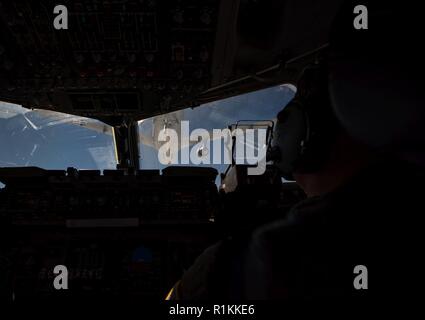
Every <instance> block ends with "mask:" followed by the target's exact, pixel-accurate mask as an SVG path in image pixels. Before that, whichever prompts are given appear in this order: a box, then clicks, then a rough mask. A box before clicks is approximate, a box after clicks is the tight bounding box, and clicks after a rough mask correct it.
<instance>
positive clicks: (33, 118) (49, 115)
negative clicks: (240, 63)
mask: <svg viewBox="0 0 425 320" xmlns="http://www.w3.org/2000/svg"><path fill="white" fill-rule="evenodd" d="M294 93H295V88H294V87H293V86H291V85H280V86H276V87H272V88H268V89H264V90H259V91H256V92H251V93H247V94H243V95H239V96H235V97H232V98H228V99H224V100H220V101H215V102H211V103H207V104H204V105H201V106H199V107H197V108H194V109H191V108H188V109H183V110H180V111H177V112H173V113H169V114H164V115H160V116H156V117H153V118H148V119H145V120H141V121H139V150H140V168H141V169H162V168H164V167H165V166H166V165H164V164H161V162H160V161H159V159H158V150H159V148H160V147H161V145H162V144H163V142H161V141H159V139H158V134H159V133H160V131H161V130H162V129H164V128H167V129H175V130H176V132H177V134H178V139H179V141H178V143H179V146H178V149H177V150H178V152H179V153H180V152H182V151H185V150H186V151H187V149H191V148H193V147H195V146H194V144H191V143H187V142H185V141H187V140H189V139H188V138H189V137H187V136H185V135H187V134H189V133H190V132H192V131H193V130H194V129H200V128H202V129H204V130H205V132H208V133H212V131H213V130H214V129H224V128H227V127H228V126H230V125H232V124H235V123H237V122H238V121H240V120H271V119H274V118H275V116H276V114H277V113H278V112H279V111H280V110H281V109H282V107H284V106H285V105H286V104H287V102H288V101H289V100H290V99H292V97H293V95H294ZM183 122H186V123H187V125H188V129H189V130H190V131H188V133H185V132H182V130H181V125H182V123H183ZM112 132H113V130H112V127H111V126H109V125H106V124H105V123H102V122H101V121H98V120H95V119H89V118H84V117H79V116H74V115H69V114H64V113H59V112H54V111H46V110H40V109H27V108H23V107H22V106H19V105H15V104H10V103H5V102H0V146H1V147H0V167H24V166H37V167H40V168H44V169H66V168H67V167H75V168H78V169H99V170H103V169H115V168H116V164H117V160H116V154H115V147H114V141H113V133H112ZM198 147H199V146H198ZM187 165H194V163H192V162H191V161H189V163H188V164H187ZM201 165H202V164H201ZM209 166H211V167H215V168H216V169H217V170H218V171H219V172H224V171H225V169H226V167H227V165H225V164H211V165H209Z"/></svg>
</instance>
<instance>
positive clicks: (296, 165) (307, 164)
mask: <svg viewBox="0 0 425 320" xmlns="http://www.w3.org/2000/svg"><path fill="white" fill-rule="evenodd" d="M326 70H327V68H325V65H324V63H323V62H318V63H314V64H311V65H309V66H307V67H306V68H305V69H304V70H303V71H302V73H301V76H300V78H299V81H298V86H297V93H296V95H295V97H294V98H293V99H292V100H291V101H290V102H289V103H288V105H286V107H285V108H284V109H283V110H282V111H280V112H279V114H278V116H277V123H276V126H275V130H274V133H273V139H272V144H271V149H270V157H269V160H272V161H273V163H274V165H275V166H276V167H277V168H278V169H279V171H280V173H281V175H282V176H283V177H284V178H285V179H287V180H293V173H294V172H299V173H308V172H310V173H311V172H315V171H317V170H319V169H320V167H321V166H322V165H323V163H324V162H325V161H326V159H327V157H328V156H329V150H330V146H331V145H332V142H333V141H334V139H335V137H336V132H337V130H338V128H339V126H338V122H337V120H336V118H335V117H334V115H333V112H332V108H331V103H330V99H329V93H328V75H327V71H326Z"/></svg>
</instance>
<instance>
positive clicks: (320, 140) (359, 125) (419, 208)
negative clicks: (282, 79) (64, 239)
mask: <svg viewBox="0 0 425 320" xmlns="http://www.w3.org/2000/svg"><path fill="white" fill-rule="evenodd" d="M382 8H384V7H382ZM382 8H378V9H377V10H378V11H374V9H375V7H373V6H370V7H369V19H372V18H376V19H377V20H374V24H375V26H376V28H375V30H371V31H370V33H366V34H365V33H363V35H359V33H355V32H356V31H355V30H354V31H353V30H352V29H353V25H352V19H351V15H352V8H351V7H350V8H349V9H350V10H348V11H342V12H343V14H341V15H340V16H339V19H340V20H339V21H338V19H337V26H338V27H337V28H334V34H333V35H332V42H331V47H330V48H329V52H327V54H326V56H325V58H323V59H320V60H318V61H317V62H316V63H314V64H312V65H309V66H307V68H305V70H304V71H303V72H302V74H301V77H300V79H299V81H298V85H297V89H298V91H297V94H296V96H295V98H294V99H293V100H292V101H291V102H290V103H289V104H288V105H287V106H286V107H285V108H284V109H283V110H282V111H281V112H280V113H279V115H278V122H277V125H276V132H275V135H274V143H273V148H274V152H272V154H274V155H275V159H274V163H275V165H276V166H277V167H278V168H279V170H280V171H281V174H282V176H283V177H284V178H286V179H294V180H295V181H296V182H297V183H298V184H299V185H300V186H301V187H302V188H303V189H304V191H305V192H306V194H307V195H308V198H307V199H306V200H305V201H302V202H300V203H299V204H297V205H295V206H294V207H293V208H292V210H291V211H290V213H289V215H288V216H287V217H286V218H285V219H282V220H278V221H275V222H273V223H271V224H268V225H266V226H262V227H259V228H258V229H257V230H255V231H254V232H253V234H252V235H251V236H250V238H249V239H244V240H243V241H239V240H235V239H233V240H231V241H227V240H226V241H223V242H221V243H219V244H217V245H215V246H214V247H211V248H209V249H207V251H205V253H204V254H203V255H201V256H200V257H199V258H198V260H197V261H196V262H195V264H194V265H193V266H192V267H191V268H190V269H189V270H188V271H187V272H186V273H185V275H184V276H183V278H182V280H181V281H180V282H179V283H178V284H177V285H176V286H175V287H174V288H173V290H172V292H170V295H169V297H168V298H169V299H183V300H214V301H217V300H218V301H223V299H224V300H225V299H229V300H235V299H236V300H241V299H242V300H245V299H247V300H263V299H266V300H270V299H271V300H275V299H277V300H285V301H293V300H296V299H303V300H312V299H314V300H321V299H323V300H324V299H329V298H331V299H333V301H335V299H345V298H349V299H352V298H355V299H360V300H361V299H366V300H368V299H370V298H375V297H377V296H380V297H385V298H389V299H394V298H396V299H399V300H401V299H402V298H403V297H409V295H410V294H413V291H411V290H410V289H412V287H413V286H414V283H415V278H416V277H418V276H419V275H420V272H419V270H420V268H421V267H420V266H422V264H421V263H420V261H421V257H420V254H419V252H421V248H420V243H423V236H421V234H422V232H421V231H420V230H419V226H420V225H421V224H420V220H419V215H420V213H421V212H424V202H423V201H422V197H423V194H421V193H422V190H423V187H420V186H421V184H422V183H423V179H424V178H425V175H424V172H425V161H424V154H425V152H424V151H425V141H424V139H425V138H424V137H425V132H424V128H423V123H424V119H425V115H424V108H423V105H425V104H424V96H423V90H417V89H418V88H419V87H420V86H419V85H418V84H419V83H421V81H420V75H421V74H422V76H423V73H422V72H418V70H419V69H418V68H419V67H420V66H419V65H418V66H417V67H416V68H415V69H413V68H410V67H413V66H415V61H420V60H415V59H416V58H420V54H419V53H418V50H416V49H415V50H416V51H415V50H408V48H410V49H414V48H416V47H415V43H414V42H411V41H410V40H411V39H409V41H407V39H406V37H409V36H411V35H412V34H414V31H415V30H414V29H412V28H413V26H412V25H411V24H410V23H409V21H408V22H406V24H397V26H394V25H392V24H391V23H392V22H393V21H394V14H396V15H398V16H399V17H403V14H405V13H406V12H404V10H402V9H400V10H398V9H397V8H396V9H397V10H394V8H393V7H391V6H389V5H388V8H387V7H385V8H384V9H385V10H383V11H382V10H381V9H382ZM380 10H381V11H380ZM346 12H348V13H349V14H350V15H349V16H348V18H347V16H346V15H345V13H346ZM375 12H376V13H377V14H375ZM406 16H407V15H406ZM378 19H379V20H378ZM403 21H404V20H403ZM412 21H419V20H414V19H413V20H412ZM378 22H379V23H378ZM371 25H372V22H371ZM335 30H336V31H335ZM407 31H408V32H407ZM403 35H404V38H401V37H402V36H403ZM399 36H400V37H399ZM394 39H397V41H399V43H400V44H402V45H403V46H402V49H400V48H399V49H398V50H397V48H394ZM409 46H410V47H409ZM412 46H413V47H412ZM390 49H392V50H390ZM367 50H369V51H367ZM407 54H408V55H411V57H410V59H404V58H403V57H405V58H406V55H407ZM400 58H402V59H403V62H404V65H403V67H401V65H400V63H399V60H398V59H400ZM406 67H409V68H410V69H409V72H411V73H408V72H406V70H405V69H404V68H406ZM406 77H407V78H406ZM407 79H408V80H407Z"/></svg>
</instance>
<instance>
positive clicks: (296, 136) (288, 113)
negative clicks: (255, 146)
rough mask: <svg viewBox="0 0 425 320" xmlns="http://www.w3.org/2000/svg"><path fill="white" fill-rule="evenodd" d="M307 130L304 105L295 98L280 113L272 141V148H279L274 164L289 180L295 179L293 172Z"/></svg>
mask: <svg viewBox="0 0 425 320" xmlns="http://www.w3.org/2000/svg"><path fill="white" fill-rule="evenodd" d="M307 131H308V128H307V119H306V114H305V112H304V110H303V108H302V105H301V103H300V102H299V101H297V100H293V101H292V102H291V103H290V104H289V105H288V106H286V108H285V109H284V110H283V111H281V112H280V113H279V115H278V120H277V123H276V127H275V132H274V135H273V141H272V149H275V150H279V156H276V157H275V159H274V164H275V166H276V167H277V168H278V169H279V170H280V172H281V174H282V176H283V177H284V178H285V179H287V180H293V179H292V174H293V172H294V170H295V169H296V165H297V162H298V160H299V158H300V156H301V152H302V141H304V140H306V137H307Z"/></svg>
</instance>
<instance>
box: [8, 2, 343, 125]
mask: <svg viewBox="0 0 425 320" xmlns="http://www.w3.org/2000/svg"><path fill="white" fill-rule="evenodd" d="M340 2H341V0H333V1H326V3H322V2H319V1H312V0H302V1H300V0H287V1H280V0H265V1H254V0H222V1H220V0H196V1H195V0H181V1H175V2H173V4H172V5H170V2H168V1H161V0H150V1H138V0H137V1H136V0H125V1H121V0H120V1H118V0H115V1H114V0H111V1H96V0H92V1H82V0H81V1H66V0H64V1H62V3H61V4H63V5H65V6H66V7H67V9H68V17H69V20H68V29H67V30H56V29H55V28H54V26H53V21H54V18H55V17H56V16H57V14H54V13H53V9H54V7H55V6H56V5H57V1H51V0H41V1H37V2H34V1H24V0H23V1H2V0H0V100H2V101H7V102H13V103H18V104H22V105H23V106H25V107H33V108H41V109H49V110H55V111H60V112H65V113H69V114H75V115H80V116H85V117H92V118H97V119H100V120H103V121H105V122H107V123H110V124H115V123H120V122H122V121H123V120H125V119H132V120H139V119H143V118H147V117H151V116H154V115H157V114H163V113H167V112H171V111H175V110H179V109H182V108H187V107H191V106H198V105H200V104H202V103H203V102H205V101H211V100H218V99H221V98H223V97H225V96H229V95H235V94H238V93H241V92H243V91H251V90H255V89H259V88H262V87H265V86H271V85H274V84H276V83H277V82H279V81H281V80H282V79H281V78H279V77H276V74H270V75H269V74H267V75H265V76H267V77H270V78H269V79H268V80H269V81H258V80H256V78H255V77H252V78H248V79H247V80H246V81H243V82H240V83H238V84H237V85H236V86H233V87H232V88H231V90H227V91H226V90H220V89H217V90H212V91H211V90H209V91H208V89H211V88H214V87H217V86H220V85H222V84H224V83H227V82H229V81H232V80H235V79H238V78H241V77H244V76H247V75H251V74H255V73H256V72H259V71H261V70H263V69H266V68H269V67H271V66H273V65H276V64H278V63H279V62H281V61H286V60H288V59H291V58H294V57H296V56H297V55H299V54H302V53H304V52H307V51H309V50H312V49H315V48H317V47H319V46H321V45H323V44H325V43H326V42H327V35H328V31H329V27H330V25H331V22H332V20H333V18H334V16H335V14H336V12H337V10H338V8H339V6H340ZM273 70H274V69H273ZM295 73H296V72H294V74H295ZM292 76H293V74H291V73H290V72H289V73H288V74H287V75H285V77H287V78H291V77H292ZM285 80H286V81H288V80H290V79H285ZM211 92H214V93H213V94H211Z"/></svg>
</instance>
